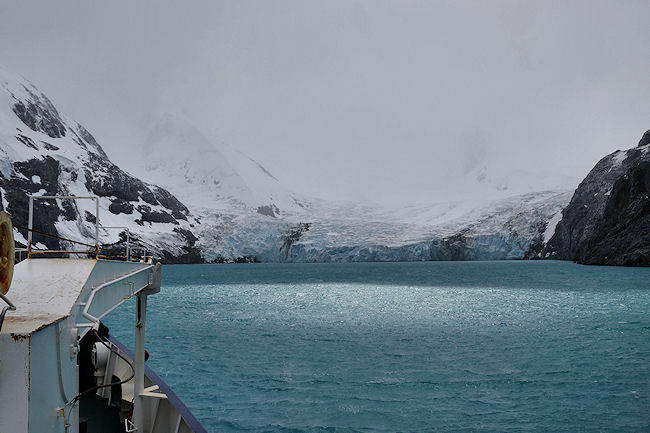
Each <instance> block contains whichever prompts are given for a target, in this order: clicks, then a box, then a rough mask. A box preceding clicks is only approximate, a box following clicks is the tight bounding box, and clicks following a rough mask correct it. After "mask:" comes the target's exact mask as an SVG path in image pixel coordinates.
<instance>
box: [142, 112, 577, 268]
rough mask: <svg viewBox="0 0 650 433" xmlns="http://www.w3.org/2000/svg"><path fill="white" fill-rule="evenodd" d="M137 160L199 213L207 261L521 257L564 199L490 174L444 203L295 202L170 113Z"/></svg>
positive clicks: (250, 163) (260, 171) (255, 167)
mask: <svg viewBox="0 0 650 433" xmlns="http://www.w3.org/2000/svg"><path fill="white" fill-rule="evenodd" d="M139 160H141V161H145V162H146V163H145V164H144V165H143V167H142V168H141V171H140V174H141V176H142V177H144V178H146V179H147V180H149V181H152V182H155V183H157V184H160V185H162V186H164V187H165V188H167V189H168V190H169V191H171V192H172V193H174V194H176V195H177V196H179V197H183V200H185V201H186V203H187V204H188V206H189V207H190V209H191V211H192V212H193V213H194V214H196V215H198V216H199V218H200V219H201V221H202V224H201V225H200V226H199V227H197V231H196V233H197V236H198V238H199V240H198V242H197V245H198V246H199V247H200V248H201V250H202V252H203V254H204V257H205V258H206V259H207V260H215V259H223V258H236V257H254V258H255V259H256V260H260V261H316V262H320V261H362V260H386V261H390V260H436V259H438V260H454V259H511V258H523V257H524V255H525V254H526V253H527V252H528V250H529V248H530V247H531V246H532V245H534V244H535V245H536V244H539V243H540V242H543V241H544V234H545V231H546V230H547V226H548V222H549V221H550V220H552V218H553V216H554V215H556V214H558V213H559V212H560V210H561V209H562V208H563V207H564V205H566V203H568V201H569V199H570V194H569V192H568V191H564V190H559V191H558V190H551V191H542V192H537V193H530V192H527V193H521V191H526V189H525V188H519V189H517V188H512V190H514V191H515V193H512V192H510V191H508V188H507V187H503V188H502V187H501V186H500V185H502V184H499V185H496V186H495V185H493V184H492V183H493V181H492V179H493V177H494V176H491V177H487V175H486V177H482V178H480V179H472V175H473V173H471V172H470V173H468V175H469V176H467V177H466V178H465V179H464V182H465V183H466V185H462V186H463V187H464V188H465V189H473V190H474V192H475V194H466V196H469V197H472V198H471V199H465V200H459V199H457V200H455V201H452V202H442V203H433V204H418V205H412V206H407V207H400V208H388V207H385V206H380V205H377V204H373V203H362V202H334V201H325V200H318V199H314V198H306V197H299V196H298V195H296V194H295V193H293V192H291V191H290V190H289V189H288V188H285V187H283V186H282V184H281V183H280V182H279V181H278V180H277V179H276V178H275V177H274V176H273V175H272V174H271V173H269V172H268V170H266V169H265V168H263V167H262V166H261V165H260V164H258V163H257V162H255V161H254V160H252V159H251V158H248V157H247V156H245V155H243V154H241V153H239V152H236V151H234V150H232V149H230V148H229V147H227V146H224V145H221V146H220V145H218V144H216V143H213V142H211V141H210V140H209V139H208V138H207V137H206V135H204V134H203V133H201V131H200V130H199V129H198V128H197V127H196V126H194V125H192V124H191V122H190V121H189V120H187V119H184V118H183V117H182V116H171V115H164V116H162V117H161V118H160V120H159V121H158V122H157V124H156V125H155V126H154V127H153V128H152V131H151V133H150V134H149V138H148V140H147V144H146V146H145V147H144V149H143V154H142V156H141V158H139ZM518 186H520V185H518ZM516 192H519V194H516ZM551 231H552V230H551Z"/></svg>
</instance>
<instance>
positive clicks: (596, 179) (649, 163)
mask: <svg viewBox="0 0 650 433" xmlns="http://www.w3.org/2000/svg"><path fill="white" fill-rule="evenodd" d="M537 257H539V258H552V259H560V260H573V261H574V262H577V263H582V264H599V265H622V266H650V130H649V131H646V132H645V134H643V137H642V138H641V141H639V144H638V145H637V147H635V148H632V149H629V150H619V151H616V152H614V153H612V154H610V155H607V156H605V157H604V158H603V159H601V160H600V161H598V163H597V164H596V166H595V167H594V168H593V169H592V170H591V171H590V172H589V174H588V175H587V177H585V179H584V180H583V181H582V182H581V183H580V185H579V186H578V188H577V189H576V191H575V193H574V194H573V198H572V199H571V202H570V203H569V205H568V206H567V207H566V208H565V209H564V210H563V212H562V219H561V220H560V221H559V222H558V224H557V226H556V228H555V233H554V235H553V236H552V237H551V239H550V240H549V241H548V243H547V244H546V245H545V246H544V247H543V249H542V250H541V251H540V252H539V253H537Z"/></svg>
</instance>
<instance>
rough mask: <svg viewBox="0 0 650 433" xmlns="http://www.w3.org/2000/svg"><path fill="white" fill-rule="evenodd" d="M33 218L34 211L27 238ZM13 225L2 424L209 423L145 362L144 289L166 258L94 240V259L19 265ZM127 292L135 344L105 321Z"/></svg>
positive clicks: (147, 291)
mask: <svg viewBox="0 0 650 433" xmlns="http://www.w3.org/2000/svg"><path fill="white" fill-rule="evenodd" d="M2 215H3V216H2V218H0V220H2V221H5V222H6V221H7V220H8V217H7V216H6V214H4V213H2ZM32 220H33V216H32V215H31V212H30V219H29V221H30V227H29V228H28V229H29V230H30V232H29V235H30V241H31V234H32V232H31V229H32V227H31V222H32ZM97 221H99V219H97ZM11 233H12V231H10V232H9V233H8V234H7V233H5V232H4V231H3V234H4V235H3V237H2V257H1V258H0V265H3V266H2V269H1V270H0V274H1V275H2V276H3V277H5V278H4V280H7V279H8V280H9V281H8V283H7V284H5V285H4V286H2V287H4V290H2V289H1V288H0V293H1V294H2V298H3V300H5V302H6V303H7V307H5V308H4V309H3V316H4V318H3V320H2V321H1V322H0V432H1V433H5V432H6V433H21V432H29V433H49V432H53V433H54V432H65V433H77V432H79V433H83V432H93V433H101V432H111V433H112V432H138V433H153V432H156V433H167V432H170V433H172V432H173V433H179V432H183V433H186V432H195V433H200V432H205V429H203V427H202V426H201V425H200V423H199V422H198V421H197V420H196V419H195V418H194V416H193V415H192V414H191V412H190V411H189V410H188V409H187V408H186V407H185V406H184V405H183V403H182V402H181V401H180V400H179V399H178V397H176V395H175V394H174V393H173V392H172V391H171V389H170V388H169V387H168V386H167V385H166V384H165V383H164V382H163V381H162V380H161V379H160V378H159V377H158V376H157V375H156V374H155V373H153V371H152V370H150V369H149V368H148V367H146V365H145V357H146V351H145V349H144V341H145V331H146V308H147V298H148V296H151V295H153V294H156V293H158V292H159V291H160V286H161V274H162V267H161V265H160V264H154V263H153V262H152V260H151V259H150V258H146V257H145V258H143V259H142V260H139V261H137V262H133V261H131V260H130V257H129V247H128V246H127V258H128V260H121V261H118V260H105V259H100V258H98V257H99V243H98V240H97V239H96V241H95V248H94V251H86V252H85V254H88V253H90V255H91V257H90V258H71V257H63V256H75V255H76V256H79V255H80V254H79V253H73V252H70V251H58V252H53V253H54V254H53V255H55V256H59V257H51V255H50V256H48V254H40V255H39V256H38V257H37V256H36V255H33V254H28V255H29V257H28V258H27V259H26V260H23V261H21V262H20V263H18V264H16V265H15V266H14V265H13V259H14V257H13V255H14V250H13V236H12V235H11ZM10 244H11V245H10ZM8 246H11V248H9V247H8ZM30 249H31V243H30V245H28V250H30ZM31 252H32V251H28V253H31ZM93 252H94V254H93ZM11 272H12V273H13V278H12V276H11V275H10V273H11ZM7 277H8V278H7ZM0 280H2V278H0ZM4 280H3V282H4ZM11 280H13V281H11ZM9 283H11V291H8V290H9ZM131 298H136V303H137V306H136V317H134V320H133V323H134V328H135V342H136V343H135V348H134V350H133V352H131V351H130V350H128V349H127V348H126V347H124V346H123V345H122V344H121V343H120V342H119V341H117V340H116V339H115V338H113V337H111V336H110V335H109V334H108V329H107V328H106V327H105V326H104V325H103V324H102V323H101V319H102V318H103V317H104V316H105V315H106V314H108V313H109V312H111V311H112V310H114V309H115V308H117V307H119V306H120V305H121V304H123V303H124V302H126V301H128V300H129V299H131ZM14 307H15V309H13V308H14Z"/></svg>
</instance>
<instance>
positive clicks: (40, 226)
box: [0, 69, 200, 261]
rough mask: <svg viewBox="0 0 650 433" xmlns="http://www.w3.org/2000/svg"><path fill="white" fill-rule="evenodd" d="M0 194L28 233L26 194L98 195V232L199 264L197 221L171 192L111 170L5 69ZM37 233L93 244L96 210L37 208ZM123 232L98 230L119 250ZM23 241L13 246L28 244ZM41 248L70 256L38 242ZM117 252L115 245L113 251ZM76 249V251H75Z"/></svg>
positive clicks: (73, 127) (84, 136)
mask: <svg viewBox="0 0 650 433" xmlns="http://www.w3.org/2000/svg"><path fill="white" fill-rule="evenodd" d="M0 194H1V195H2V208H3V209H4V210H6V211H8V212H9V213H10V214H11V216H12V218H13V220H14V223H15V224H17V225H23V226H26V225H27V217H28V209H27V207H28V206H27V203H28V197H27V196H28V194H34V195H76V196H91V195H97V196H99V197H100V199H99V207H100V214H99V215H100V221H99V222H100V225H101V226H103V227H109V226H123V227H128V228H129V231H130V233H131V238H132V240H133V242H134V243H135V244H136V245H140V246H142V247H144V248H146V249H147V250H148V251H149V252H153V253H155V254H157V255H158V256H160V257H162V258H165V259H167V260H172V261H195V260H197V259H198V258H199V257H200V256H199V254H198V252H197V250H196V248H195V247H194V246H193V244H194V242H195V237H194V235H193V234H192V232H191V231H192V228H193V226H194V225H195V223H196V221H195V220H194V219H193V217H192V216H191V215H190V212H189V210H188V209H187V207H186V206H185V205H183V204H182V203H181V202H180V201H179V200H178V199H176V197H174V196H173V195H172V194H170V193H169V192H168V191H166V190H164V189H162V188H160V187H158V186H155V185H152V184H148V183H144V182H142V181H141V180H139V179H137V178H136V177H134V176H131V175H130V174H128V173H126V172H124V171H123V170H121V169H120V168H119V167H117V166H116V165H115V164H113V163H112V162H111V161H110V160H109V159H108V157H107V156H106V153H104V150H103V149H102V148H101V146H100V145H99V144H98V143H97V141H95V139H94V138H93V136H92V135H91V134H90V133H89V132H88V131H87V130H86V129H85V128H84V127H83V126H81V125H80V124H78V123H77V122H75V121H74V120H72V119H69V118H68V117H66V116H65V115H64V114H62V113H61V112H60V111H59V110H57V108H56V107H55V106H54V104H52V102H51V101H50V100H49V99H48V98H47V97H46V96H45V95H44V94H43V93H41V92H40V91H39V90H38V89H37V88H36V87H35V86H34V85H32V84H31V83H30V82H29V81H27V80H26V79H24V78H22V77H20V76H17V75H14V74H12V73H10V72H8V71H6V70H4V69H0ZM34 207H35V219H34V226H35V229H37V230H40V231H43V232H46V233H50V234H58V235H59V236H63V237H65V238H68V239H74V240H79V241H84V242H87V243H88V242H90V243H92V242H91V241H92V238H93V236H94V227H95V216H94V215H95V204H94V202H92V201H89V200H77V201H72V200H57V201H44V200H36V201H35V206H34ZM124 236H125V233H124V232H123V231H121V230H113V229H101V230H100V242H101V243H103V244H115V243H118V242H119V241H120V240H121V239H123V238H124ZM25 238H26V233H25V232H24V231H17V232H16V240H17V241H18V242H19V243H22V244H25V243H26V240H25ZM35 241H36V242H37V245H36V246H37V247H48V248H50V249H59V248H61V247H66V248H70V247H71V245H66V244H67V243H66V242H64V243H63V245H62V244H61V243H60V242H59V241H58V240H57V239H54V238H49V237H43V236H36V237H35ZM115 247H116V248H117V245H115ZM77 249H78V248H77Z"/></svg>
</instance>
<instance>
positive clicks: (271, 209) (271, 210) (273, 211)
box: [257, 204, 280, 218]
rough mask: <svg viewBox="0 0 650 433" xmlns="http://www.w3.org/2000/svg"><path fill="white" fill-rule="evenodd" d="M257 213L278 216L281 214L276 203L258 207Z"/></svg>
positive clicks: (272, 216)
mask: <svg viewBox="0 0 650 433" xmlns="http://www.w3.org/2000/svg"><path fill="white" fill-rule="evenodd" d="M257 213H258V214H260V215H266V216H270V217H271V218H276V217H277V216H278V215H279V214H280V209H278V207H277V206H276V205H274V204H268V205H265V206H260V207H258V208H257Z"/></svg>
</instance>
